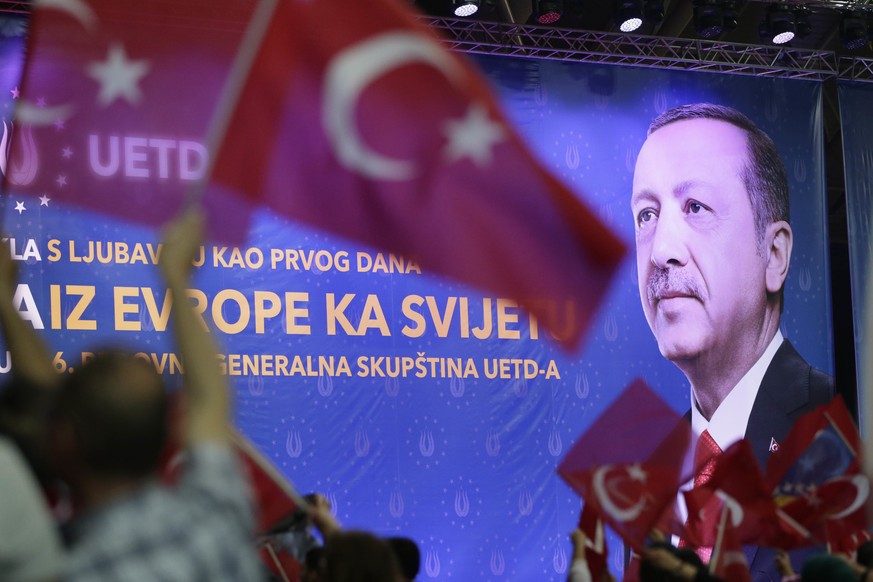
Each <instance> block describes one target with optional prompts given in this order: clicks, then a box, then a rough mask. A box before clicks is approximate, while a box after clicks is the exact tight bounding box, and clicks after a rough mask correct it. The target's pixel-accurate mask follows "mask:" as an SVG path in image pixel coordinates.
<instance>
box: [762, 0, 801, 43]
mask: <svg viewBox="0 0 873 582" xmlns="http://www.w3.org/2000/svg"><path fill="white" fill-rule="evenodd" d="M760 33H761V37H762V38H763V39H765V40H768V41H770V42H772V43H773V44H785V43H787V42H790V41H791V40H792V39H793V38H794V35H795V34H796V33H797V26H796V24H795V22H794V13H793V12H791V11H790V10H788V8H787V7H786V6H785V5H784V4H771V5H770V6H768V7H767V15H766V17H765V20H764V22H763V23H762V24H761V27H760Z"/></svg>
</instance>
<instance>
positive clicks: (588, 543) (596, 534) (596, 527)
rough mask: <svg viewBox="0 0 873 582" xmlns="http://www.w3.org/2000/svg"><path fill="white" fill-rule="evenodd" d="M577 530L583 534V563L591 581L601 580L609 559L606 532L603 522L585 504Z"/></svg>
mask: <svg viewBox="0 0 873 582" xmlns="http://www.w3.org/2000/svg"><path fill="white" fill-rule="evenodd" d="M579 529H581V530H582V533H584V534H585V562H586V563H587V564H588V571H589V572H590V573H591V579H592V580H602V576H603V573H604V572H606V571H608V570H607V565H606V562H607V560H608V559H609V548H608V547H607V545H606V532H605V531H604V529H605V528H604V527H603V520H602V519H600V516H599V515H598V514H597V512H596V511H594V509H593V508H592V507H591V506H590V505H589V504H587V503H586V504H585V506H584V507H583V508H582V515H580V516H579Z"/></svg>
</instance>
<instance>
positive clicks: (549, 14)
mask: <svg viewBox="0 0 873 582" xmlns="http://www.w3.org/2000/svg"><path fill="white" fill-rule="evenodd" d="M563 4H564V3H563V2H562V1H561V0H534V15H535V17H536V19H537V22H539V23H540V24H554V23H555V22H557V21H558V20H560V18H561V14H562V12H563V8H564V6H563Z"/></svg>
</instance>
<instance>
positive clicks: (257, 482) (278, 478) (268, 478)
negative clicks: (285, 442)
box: [231, 430, 305, 533]
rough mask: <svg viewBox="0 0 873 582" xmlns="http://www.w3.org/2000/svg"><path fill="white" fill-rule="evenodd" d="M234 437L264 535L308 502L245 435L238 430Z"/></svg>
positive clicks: (257, 526)
mask: <svg viewBox="0 0 873 582" xmlns="http://www.w3.org/2000/svg"><path fill="white" fill-rule="evenodd" d="M231 434H232V435H233V440H234V444H235V445H236V448H237V450H238V451H239V452H240V457H241V459H242V461H243V465H244V466H245V469H246V473H247V474H248V477H249V484H250V486H251V488H252V493H253V494H254V498H255V509H256V511H257V513H256V517H257V523H256V525H255V532H256V533H265V532H267V531H268V530H270V529H273V528H274V527H275V526H276V524H277V523H278V522H279V521H281V520H286V519H288V518H289V517H291V516H293V515H294V513H295V512H296V511H298V508H302V507H305V503H304V502H303V500H302V499H301V498H300V496H299V495H298V494H297V492H296V491H295V490H294V488H293V487H292V486H291V483H289V482H288V480H287V479H286V478H285V477H284V476H283V475H282V474H281V473H279V471H278V470H277V469H276V468H275V467H274V466H273V464H272V463H270V461H269V460H267V459H266V458H265V457H264V456H263V455H262V454H261V452H260V451H259V450H258V449H257V448H256V447H255V446H254V445H253V444H252V443H251V442H250V441H249V440H248V439H247V438H246V437H245V436H243V435H242V434H240V433H239V432H237V431H235V430H234V431H232V433H231Z"/></svg>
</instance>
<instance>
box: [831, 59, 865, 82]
mask: <svg viewBox="0 0 873 582" xmlns="http://www.w3.org/2000/svg"><path fill="white" fill-rule="evenodd" d="M839 66H840V74H839V78H840V79H841V80H846V81H864V82H867V83H871V82H873V59H858V58H851V57H843V58H841V59H840V60H839Z"/></svg>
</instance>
